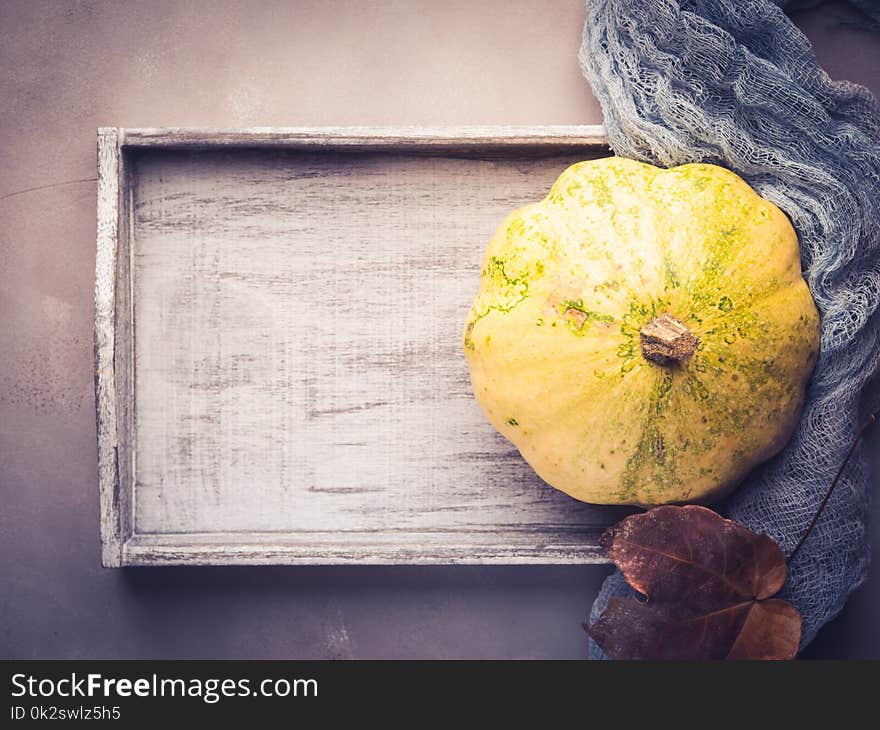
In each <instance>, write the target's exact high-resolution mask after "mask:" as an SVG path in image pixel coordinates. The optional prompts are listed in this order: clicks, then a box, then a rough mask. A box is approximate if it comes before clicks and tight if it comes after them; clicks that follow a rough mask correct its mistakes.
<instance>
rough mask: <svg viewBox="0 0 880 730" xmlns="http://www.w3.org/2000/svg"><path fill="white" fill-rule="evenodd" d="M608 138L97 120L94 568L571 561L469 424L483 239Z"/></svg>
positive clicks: (559, 527)
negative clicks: (98, 532)
mask: <svg viewBox="0 0 880 730" xmlns="http://www.w3.org/2000/svg"><path fill="white" fill-rule="evenodd" d="M607 154H609V153H608V150H607V148H606V146H605V144H604V139H603V136H602V131H601V128H598V127H545V128H528V129H519V128H506V127H505V128H458V129H443V130H426V129H360V128H356V129H258V130H246V131H199V130H159V129H101V130H100V131H99V135H98V161H99V195H98V251H97V286H96V367H97V377H96V392H97V408H98V441H99V443H98V446H99V468H100V491H101V522H102V543H103V562H104V565H107V566H119V565H155V564H175V563H218V564H231V563H251V564H270V563H276V564H293V563H313V564H319V563H320V564H327V563H584V562H596V561H600V560H602V557H601V555H600V553H599V550H598V548H597V537H598V535H599V533H600V532H601V530H602V529H603V528H604V527H605V526H607V525H608V524H610V523H611V522H613V521H615V520H616V519H617V518H618V517H619V515H620V514H621V512H620V511H619V510H612V509H609V508H601V507H594V506H589V505H585V504H581V503H579V502H576V501H574V500H572V499H570V498H569V497H567V496H565V495H564V494H561V493H559V492H557V491H555V490H553V489H551V488H550V487H548V486H547V485H545V484H544V483H543V482H541V480H540V479H539V478H538V477H537V476H536V475H535V474H534V473H533V472H532V470H531V469H530V468H529V467H528V465H526V463H525V462H524V461H523V460H522V458H521V457H520V456H519V454H518V452H517V451H516V449H515V448H514V447H513V446H512V445H510V444H509V443H508V442H506V441H505V440H504V439H503V438H501V437H500V436H499V435H498V434H496V433H495V431H494V430H493V429H492V427H491V426H490V425H489V424H488V423H487V422H486V421H485V419H484V418H483V416H482V415H481V413H480V411H479V409H478V407H477V405H476V403H475V402H474V399H473V397H472V394H471V390H470V384H469V381H468V375H467V369H466V366H465V362H464V358H463V355H462V352H461V332H462V326H463V324H464V320H465V316H466V313H467V309H468V307H469V304H470V301H471V298H472V297H473V295H474V293H475V292H476V288H477V283H478V272H479V266H480V260H481V257H482V253H483V249H484V246H485V244H486V242H487V241H488V238H489V236H490V235H491V233H492V231H493V230H494V229H495V227H496V226H497V225H498V223H499V222H500V221H501V219H502V218H503V217H504V215H505V214H506V213H507V212H509V211H510V210H512V209H513V208H515V207H517V206H519V205H521V204H524V203H526V202H528V201H532V200H537V199H539V198H541V197H543V196H544V195H545V194H546V192H547V190H548V188H549V186H550V184H551V183H552V182H553V180H554V179H555V178H556V177H557V175H558V174H559V173H560V172H561V171H562V170H563V169H564V168H565V167H566V166H567V165H569V164H571V163H573V162H575V161H578V160H581V159H587V158H591V157H598V156H604V155H607Z"/></svg>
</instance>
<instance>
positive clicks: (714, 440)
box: [464, 157, 819, 506]
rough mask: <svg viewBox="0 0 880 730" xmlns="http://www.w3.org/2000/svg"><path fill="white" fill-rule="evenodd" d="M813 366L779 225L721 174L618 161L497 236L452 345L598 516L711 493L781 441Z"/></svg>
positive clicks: (537, 463) (787, 227)
mask: <svg viewBox="0 0 880 730" xmlns="http://www.w3.org/2000/svg"><path fill="white" fill-rule="evenodd" d="M818 350H819V316H818V313H817V311H816V307H815V304H814V303H813V299H812V297H811V295H810V291H809V289H808V288H807V285H806V283H805V282H804V280H803V278H802V275H801V268H800V258H799V255H798V241H797V235H796V234H795V232H794V229H793V228H792V226H791V224H790V223H789V221H788V219H787V218H786V216H785V214H783V213H782V212H781V211H780V210H779V209H778V208H777V207H776V206H774V205H773V204H772V203H770V202H768V201H766V200H764V199H763V198H761V197H759V196H758V195H757V194H756V193H755V192H754V191H753V190H752V189H751V188H750V187H749V186H748V185H747V184H746V183H745V182H744V181H743V180H742V179H741V178H739V177H738V176H737V175H735V174H734V173H732V172H730V171H728V170H725V169H723V168H721V167H717V166H714V165H708V164H691V165H682V166H681V167H675V168H672V169H669V170H663V169H660V168H657V167H653V166H651V165H646V164H643V163H639V162H634V161H632V160H627V159H622V158H618V157H611V158H606V159H601V160H593V161H589V162H581V163H578V164H576V165H573V166H571V167H570V168H568V169H567V170H566V171H565V172H564V173H563V174H562V175H561V176H560V177H559V179H558V180H557V181H556V183H555V184H554V185H553V187H552V188H551V190H550V193H549V194H548V195H547V197H546V198H545V199H544V200H542V201H540V202H538V203H533V204H530V205H526V206H525V207H523V208H520V209H519V210H517V211H515V212H513V213H511V214H510V215H509V216H508V217H507V218H506V219H505V220H504V221H503V222H502V223H501V225H500V227H499V228H498V230H497V231H496V233H495V235H494V236H493V237H492V239H491V241H490V242H489V246H488V249H487V250H486V254H485V258H484V260H483V266H482V271H481V276H480V288H479V292H478V293H477V296H476V299H475V301H474V303H473V306H472V307H471V310H470V315H469V317H468V320H467V323H466V325H465V330H464V352H465V356H466V358H467V362H468V366H469V368H470V375H471V383H472V386H473V390H474V394H475V396H476V399H477V402H478V403H479V404H480V406H481V407H482V409H483V411H484V412H485V414H486V416H487V417H488V419H489V421H490V422H491V423H492V424H493V425H494V426H495V428H497V429H498V430H499V431H500V432H501V433H502V434H503V435H504V436H505V437H506V438H508V439H509V440H510V441H511V442H513V443H514V444H515V445H516V447H517V448H518V449H519V451H520V453H521V454H522V456H523V457H524V458H525V460H526V461H527V462H528V463H529V464H531V466H532V468H533V469H534V470H535V471H536V472H537V473H538V475H539V476H540V477H541V478H542V479H544V481H546V482H547V483H549V484H550V485H552V486H554V487H556V488H558V489H561V490H562V491H564V492H567V493H568V494H570V495H571V496H572V497H575V498H577V499H580V500H583V501H586V502H594V503H600V504H634V505H642V506H649V505H656V504H664V503H670V502H694V501H696V502H707V501H711V500H713V499H715V498H717V497H719V496H721V495H722V494H724V493H725V492H726V491H727V490H729V489H730V488H732V487H733V486H735V485H736V484H737V482H739V481H740V480H741V479H742V478H743V477H744V476H745V474H746V473H747V472H748V471H749V470H750V469H752V468H753V467H754V466H755V465H757V464H758V463H760V462H762V461H764V460H766V459H768V458H769V457H771V456H773V455H774V454H776V453H777V452H778V451H779V450H780V449H781V448H782V447H783V446H784V445H785V443H786V441H787V440H788V439H789V437H790V435H791V433H792V431H793V429H794V427H795V425H796V423H797V419H798V416H799V414H800V409H801V406H802V403H803V398H804V389H805V387H806V383H807V380H808V378H809V376H810V374H811V372H812V370H813V365H814V364H815V361H816V357H817V354H818Z"/></svg>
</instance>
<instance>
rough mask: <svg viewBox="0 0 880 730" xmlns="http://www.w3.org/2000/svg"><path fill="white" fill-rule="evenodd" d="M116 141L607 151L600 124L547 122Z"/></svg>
mask: <svg viewBox="0 0 880 730" xmlns="http://www.w3.org/2000/svg"><path fill="white" fill-rule="evenodd" d="M120 146H121V147H125V148H137V147H146V148H148V149H155V148H157V147H166V148H176V149H206V148H207V149H211V148H217V147H249V148H254V147H286V148H288V149H297V148H301V147H311V148H314V147H322V146H326V147H336V148H339V147H345V148H358V147H368V148H373V149H376V148H389V147H390V148H394V149H401V148H407V149H412V148H433V149H437V148H443V147H447V148H451V149H459V150H460V149H466V148H475V147H483V148H485V149H486V150H489V149H505V148H511V147H523V148H525V150H526V151H532V152H534V153H537V154H546V152H547V151H548V149H550V148H553V147H558V148H568V149H571V148H578V149H583V148H584V147H587V146H589V147H592V148H593V150H594V152H595V151H599V150H606V151H607V142H606V140H605V133H604V131H603V129H602V126H601V125H596V124H587V125H569V126H563V125H559V126H551V127H521V126H466V127H438V128H428V127H291V128H280V127H252V128H248V129H187V128H183V127H181V128H174V129H167V128H164V129H150V128H140V129H124V130H120Z"/></svg>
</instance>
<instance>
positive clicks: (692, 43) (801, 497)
mask: <svg viewBox="0 0 880 730" xmlns="http://www.w3.org/2000/svg"><path fill="white" fill-rule="evenodd" d="M780 4H781V3H780ZM580 63H581V66H582V68H583V71H584V74H585V75H586V76H587V78H588V80H589V81H590V83H591V84H592V87H593V91H594V92H595V95H596V96H597V98H598V99H599V101H600V103H601V105H602V109H603V112H604V117H605V128H606V132H607V134H608V138H609V141H610V144H611V147H612V148H613V149H614V151H615V152H616V153H617V154H618V155H622V156H625V157H630V158H633V159H636V160H642V161H645V162H650V163H653V164H658V165H661V166H664V167H666V166H672V165H679V164H683V163H687V162H710V163H715V164H718V165H722V166H724V167H727V168H729V169H731V170H733V171H735V172H736V173H738V174H739V175H741V176H742V177H743V178H744V179H745V180H746V181H748V182H749V184H751V186H752V187H753V188H755V189H756V190H757V191H758V192H759V193H760V194H761V195H762V196H764V197H765V198H767V199H768V200H770V201H772V202H773V203H775V204H776V205H778V206H779V207H780V208H781V209H782V210H784V211H785V212H786V213H787V214H788V216H789V218H790V219H791V221H792V223H793V224H794V227H795V229H796V230H797V232H798V236H799V238H800V246H801V260H802V264H803V270H804V275H805V278H806V280H807V283H808V284H809V286H810V289H811V291H812V293H813V298H814V299H815V301H816V305H817V307H818V309H819V312H820V314H821V317H822V324H821V354H820V356H819V361H818V363H817V365H816V369H815V371H814V374H813V377H812V380H811V383H810V386H809V388H808V392H807V403H806V406H805V409H804V412H803V416H802V418H801V421H800V424H799V426H798V429H797V431H796V432H795V435H794V437H793V438H792V440H791V442H790V443H789V444H788V446H787V447H786V448H785V450H784V451H783V452H782V453H781V454H780V455H779V456H777V457H776V458H775V459H773V460H772V461H770V462H768V463H767V464H765V465H763V466H762V467H760V468H759V469H758V470H756V471H755V472H754V473H753V474H751V475H750V476H749V478H748V479H747V480H746V481H745V482H744V484H743V485H742V486H741V487H740V488H739V489H738V490H737V491H736V492H735V493H734V494H733V495H732V496H731V497H729V498H727V499H726V500H725V501H723V502H722V503H720V504H719V505H716V508H717V509H718V510H719V511H720V512H721V513H722V514H724V515H725V516H727V517H730V518H732V519H736V520H738V521H739V522H741V523H743V524H744V525H746V526H748V527H749V528H751V529H752V530H755V531H757V532H763V533H766V534H768V535H770V536H772V537H773V538H775V539H776V540H778V541H779V543H780V545H781V546H782V549H783V551H784V552H785V553H786V554H789V553H790V552H791V550H792V549H793V548H794V546H795V544H796V543H797V541H798V539H799V537H800V535H801V533H802V532H803V530H804V528H805V527H806V525H807V524H808V523H809V522H810V520H811V518H812V517H813V515H814V513H815V511H816V508H817V506H818V503H819V502H820V501H821V499H822V497H823V496H824V493H825V491H826V490H827V488H828V486H829V484H830V482H831V480H832V478H833V476H834V473H835V472H836V470H837V468H838V467H839V465H840V463H841V462H842V460H843V457H844V455H845V452H846V450H847V449H848V447H849V445H850V443H851V441H852V439H853V438H854V435H855V433H856V431H857V430H858V426H859V424H860V422H861V421H862V419H863V418H864V417H865V416H866V415H867V413H868V412H869V411H873V410H876V407H877V400H878V399H877V398H876V395H873V396H868V395H866V386H867V385H868V384H869V382H870V381H871V379H872V377H873V376H874V375H875V374H876V372H877V370H878V364H880V315H878V311H877V310H878V301H880V105H878V103H877V101H876V100H875V99H874V98H873V97H872V96H871V94H870V93H869V92H868V91H867V89H865V88H863V87H861V86H857V85H855V84H851V83H847V82H833V81H831V80H830V79H829V77H828V76H827V74H826V73H825V72H824V71H823V70H822V69H821V68H820V67H819V66H818V64H817V62H816V58H815V55H814V53H813V50H812V47H811V45H810V43H809V41H808V40H807V38H806V37H805V36H804V35H803V34H802V33H801V32H800V31H799V30H798V29H797V28H796V27H795V26H794V25H793V23H792V22H791V21H790V20H789V19H788V18H787V17H786V16H785V15H784V13H783V12H782V10H781V9H780V8H779V7H777V5H776V4H774V3H772V2H770V1H769V0H691V1H689V2H686V1H682V2H677V1H676V0H588V2H587V22H586V27H585V29H584V40H583V45H582V47H581V53H580ZM870 390H872V391H874V390H876V389H875V388H873V387H872V388H870ZM869 401H870V402H869ZM768 407H772V404H768ZM870 487H871V479H870V475H869V473H868V467H867V464H866V460H865V458H864V454H863V453H862V450H861V449H859V450H858V451H857V452H856V456H855V458H854V459H853V460H852V462H851V463H850V466H849V468H848V469H847V470H846V472H845V474H844V477H843V479H842V480H841V482H840V484H839V486H838V487H837V490H836V492H835V494H834V496H833V497H832V499H831V501H830V502H829V504H828V506H827V508H826V510H825V512H824V513H823V516H822V518H821V520H820V522H819V524H818V525H817V527H816V529H815V530H814V532H813V533H812V535H811V536H810V539H809V540H808V541H807V542H806V544H805V545H804V547H803V548H802V549H801V551H800V552H799V553H798V555H797V557H796V559H795V560H794V561H793V563H792V564H791V566H790V577H789V581H788V583H787V585H786V587H785V588H784V590H783V593H782V594H781V595H782V597H784V598H787V599H788V600H789V601H791V602H792V603H793V604H794V605H795V606H796V607H797V608H798V609H799V611H800V612H801V614H802V616H803V619H804V625H803V636H802V641H801V647H802V648H803V646H805V645H806V644H808V643H809V642H810V641H812V639H813V638H814V637H815V635H816V632H817V631H818V630H819V628H820V627H821V626H822V625H823V624H825V623H826V622H827V621H828V620H830V619H831V618H833V617H834V616H835V615H836V614H837V613H838V612H839V611H840V610H841V608H842V607H843V605H844V603H845V601H846V599H847V596H848V595H849V594H850V592H852V591H853V589H855V588H856V587H858V586H859V585H860V584H861V583H862V582H863V581H864V579H865V575H866V572H867V568H868V561H869V543H868V536H867V528H868V524H869V499H870ZM627 594H632V590H631V589H629V588H628V587H627V586H626V583H625V582H624V580H623V577H622V576H621V575H620V573H619V572H615V573H614V574H613V575H611V576H610V577H609V578H608V579H607V580H606V582H605V584H604V585H603V587H602V590H601V591H600V593H599V597H598V598H597V599H596V601H595V603H594V604H593V609H592V613H591V616H590V621H591V622H592V621H595V620H596V618H598V616H599V614H600V613H601V612H602V611H603V610H604V608H605V606H606V604H607V602H608V599H609V598H610V597H611V596H613V595H627ZM591 655H592V656H593V657H594V658H602V657H603V656H604V655H603V653H602V652H601V650H600V649H599V648H598V647H597V646H596V645H595V644H592V645H591Z"/></svg>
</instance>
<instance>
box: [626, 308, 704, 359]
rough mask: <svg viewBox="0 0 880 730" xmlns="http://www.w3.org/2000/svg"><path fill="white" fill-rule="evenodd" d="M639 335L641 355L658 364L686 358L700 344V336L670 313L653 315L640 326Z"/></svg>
mask: <svg viewBox="0 0 880 730" xmlns="http://www.w3.org/2000/svg"><path fill="white" fill-rule="evenodd" d="M640 335H641V336H640V340H641V345H642V355H643V356H644V357H645V359H647V360H650V361H651V362H655V363H657V364H658V365H672V364H673V363H676V362H681V361H682V360H686V359H687V358H689V357H690V356H691V355H693V354H694V350H696V349H697V347H698V346H699V344H700V338H699V337H696V336H695V335H694V334H693V333H691V331H690V330H689V329H688V328H687V327H686V326H685V324H684V322H682V321H681V320H679V319H676V318H675V317H673V316H672V315H671V314H661V315H660V316H659V317H654V319H652V320H651V321H650V322H648V324H646V325H645V326H644V327H642V331H641V332H640Z"/></svg>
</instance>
